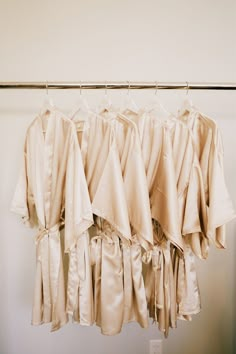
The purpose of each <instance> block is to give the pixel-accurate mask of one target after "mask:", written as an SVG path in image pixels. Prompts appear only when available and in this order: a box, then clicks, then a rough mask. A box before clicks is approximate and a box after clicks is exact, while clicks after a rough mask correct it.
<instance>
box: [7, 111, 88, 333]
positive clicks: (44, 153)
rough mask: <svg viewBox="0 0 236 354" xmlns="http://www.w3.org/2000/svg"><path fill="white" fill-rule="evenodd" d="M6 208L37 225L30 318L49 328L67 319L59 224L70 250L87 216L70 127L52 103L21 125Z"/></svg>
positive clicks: (80, 169) (85, 226)
mask: <svg viewBox="0 0 236 354" xmlns="http://www.w3.org/2000/svg"><path fill="white" fill-rule="evenodd" d="M44 131H45V132H44ZM11 210H12V211H14V212H16V213H18V214H20V215H21V217H22V220H23V222H24V223H25V224H26V225H29V226H34V225H37V226H38V233H37V235H36V250H37V264H36V278H35V292H34V302H33V314H32V324H34V325H37V324H41V323H48V322H51V321H52V330H56V329H59V328H60V327H61V326H62V325H63V324H65V323H66V322H67V320H68V319H67V314H66V310H65V287H64V275H63V266H62V254H61V239H60V232H59V230H60V227H61V226H63V224H64V227H65V236H64V237H65V240H64V244H65V252H70V251H71V250H73V249H74V245H75V244H76V242H77V239H78V237H79V236H80V235H81V234H83V232H84V231H86V230H87V229H88V228H89V226H90V225H91V224H92V223H93V217H92V208H91V203H90V199H89V194H88V189H87V184H86V179H85V175H84V170H83V164H82V159H81V153H80V149H79V145H78V142H77V136H76V130H75V127H74V125H73V123H72V122H71V121H70V120H69V119H67V118H66V117H65V116H64V115H63V114H62V113H60V112H59V111H58V110H57V109H55V108H52V109H51V110H50V111H47V112H42V113H41V114H39V115H38V116H37V117H36V118H35V120H34V121H33V122H32V123H31V125H30V126H29V128H28V130H27V133H26V139H25V148H24V164H23V168H22V172H21V175H20V177H19V181H18V184H17V187H16V192H15V195H14V198H13V201H12V207H11ZM34 221H35V222H34Z"/></svg>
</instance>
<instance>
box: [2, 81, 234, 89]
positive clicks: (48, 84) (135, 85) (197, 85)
mask: <svg viewBox="0 0 236 354" xmlns="http://www.w3.org/2000/svg"><path fill="white" fill-rule="evenodd" d="M0 89H46V90H48V89H63V90H66V89H80V90H95V89H96V90H97V89H101V90H129V89H131V90H143V89H145V90H146V89H147V90H149V89H151V90H152V89H156V90H166V89H167V90H169V89H171V90H236V82H226V83H223V82H210V83H209V82H208V83H202V82H191V83H190V82H187V81H185V82H157V81H154V82H150V81H147V82H143V81H142V82H138V81H135V82H131V81H104V82H89V81H79V82H72V81H71V82H69V81H63V82H54V81H35V82H11V81H10V82H0Z"/></svg>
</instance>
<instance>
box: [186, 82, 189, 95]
mask: <svg viewBox="0 0 236 354" xmlns="http://www.w3.org/2000/svg"><path fill="white" fill-rule="evenodd" d="M186 84H187V92H186V95H188V91H189V83H188V81H186Z"/></svg>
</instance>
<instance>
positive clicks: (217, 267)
mask: <svg viewBox="0 0 236 354" xmlns="http://www.w3.org/2000/svg"><path fill="white" fill-rule="evenodd" d="M235 36H236V2H235V0H224V1H220V0H214V1H213V0H198V1H193V0H179V1H174V0H172V1H170V0H146V1H138V0H135V1H133V0H132V1H131V0H128V1H125V0H119V1H112V0H109V1H108V0H100V1H99V0H98V1H96V0H93V1H92V0H87V1H82V0H67V1H60V0H57V1H55V0H52V1H46V0H41V1H39V0H38V1H35V0H21V1H17V0H5V1H4V0H1V1H0V80H1V81H4V80H6V81H7V80H9V81H27V80H28V81H34V80H39V81H46V80H49V81H50V80H55V81H60V80H68V81H70V80H72V81H79V80H90V81H96V80H101V81H105V80H108V81H111V80H117V81H119V80H130V81H142V80H145V81H156V80H157V81H181V82H183V81H186V80H187V81H190V82H191V81H200V82H206V81H213V82H217V81H231V82H232V81H234V82H236V70H235V65H236V46H235ZM83 94H84V95H85V96H86V98H87V100H88V102H89V103H90V104H91V105H96V104H97V103H98V102H99V101H100V100H101V99H102V97H103V94H104V92H101V91H100V92H98V91H97V92H94V91H93V92H92V91H89V92H83ZM125 94H127V93H126V92H123V93H121V92H120V91H116V92H109V95H110V97H111V99H112V100H113V101H114V102H117V103H119V102H122V99H123V98H122V96H124V95H125ZM131 94H132V95H133V98H134V99H135V101H136V102H137V104H139V105H142V104H145V103H147V102H148V101H150V100H151V98H152V95H153V94H154V91H149V92H145V91H142V92H131ZM50 95H51V97H52V98H53V100H54V103H55V104H56V105H57V106H59V107H60V108H61V109H62V110H63V111H64V112H69V111H70V110H71V109H73V108H74V107H75V103H76V98H77V97H78V95H79V92H78V91H73V92H72V91H60V92H59V91H57V92H56V91H50ZM158 95H159V97H160V100H161V101H162V102H163V104H164V105H165V106H166V108H168V109H169V110H172V111H175V110H176V109H177V108H178V107H179V105H181V103H182V101H183V99H184V97H185V91H179V92H178V93H176V92H174V91H165V92H163V91H162V92H158ZM189 95H190V97H191V99H192V100H193V102H194V104H195V105H196V106H198V107H199V109H200V110H201V111H202V112H204V113H206V114H208V115H209V116H210V117H212V118H214V119H215V120H216V121H217V122H218V124H219V126H220V129H221V132H222V135H223V141H224V148H225V176H226V181H227V185H228V189H229V191H230V195H231V196H232V199H233V202H234V205H236V188H235V181H236V155H235V151H236V142H235V139H236V137H235V136H236V92H226V91H219V92H214V91H199V92H193V91H191V92H190V93H189ZM44 97H45V91H44V90H42V91H33V90H31V91H30V90H21V91H19V90H18V91H17V90H11V91H10V90H9V91H6V90H1V92H0V154H1V155H0V161H1V167H0V171H1V173H0V224H1V238H0V262H1V263H0V277H1V279H0V280H1V288H0V289H1V290H0V299H1V301H0V353H1V354H42V353H43V354H54V353H55V354H67V353H68V354H75V353H76V354H93V353H96V354H121V353H122V354H147V353H148V346H149V340H150V339H155V338H163V337H162V335H161V334H160V333H159V332H158V330H157V328H156V327H155V326H153V325H150V328H149V329H148V330H143V329H141V328H140V327H139V326H138V325H137V324H129V325H126V326H125V327H124V328H123V331H122V333H121V334H120V335H118V336H115V337H105V336H102V335H101V334H100V330H99V328H96V327H95V326H94V327H92V328H85V327H81V326H78V325H72V324H68V325H66V326H65V327H63V328H62V329H61V330H60V331H59V332H56V333H50V326H48V325H45V326H39V327H32V326H31V325H30V320H31V301H32V293H33V284H34V270H35V245H34V231H32V230H28V229H26V228H25V227H24V226H23V225H22V224H21V221H20V219H19V218H18V217H17V216H16V215H13V214H11V213H10V212H9V207H10V201H11V198H12V196H13V192H14V188H15V184H16V180H17V176H18V172H19V168H20V160H21V155H22V149H23V141H24V135H25V132H26V129H27V126H28V125H29V123H30V122H31V121H32V120H33V119H34V117H35V114H36V113H37V112H38V111H39V109H40V106H41V105H42V103H43V101H44ZM235 237H236V222H235V221H233V222H231V223H230V224H229V225H228V247H227V250H224V251H223V250H222V251H221V250H220V251H219V250H215V249H214V248H212V250H211V252H210V256H209V259H208V260H207V261H199V262H197V267H198V274H199V283H200V288H201V296H202V311H201V313H200V314H198V315H197V316H195V317H194V318H193V321H192V322H190V323H188V322H179V323H178V328H177V329H175V330H171V331H170V335H169V338H168V339H167V340H165V339H163V348H164V351H163V352H164V354H233V353H235V352H236V349H235V347H234V344H235V343H233V341H234V336H235V330H236V328H235V319H236V317H235V298H236V291H235V289H236V284H235V268H236V265H235V252H236V242H235Z"/></svg>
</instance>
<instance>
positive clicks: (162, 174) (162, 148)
mask: <svg viewBox="0 0 236 354" xmlns="http://www.w3.org/2000/svg"><path fill="white" fill-rule="evenodd" d="M132 119H134V120H135V121H136V124H137V126H138V129H139V134H140V140H141V147H142V154H143V160H144V166H145V170H146V179H147V184H148V189H149V196H150V206H151V208H152V215H153V238H154V247H152V248H151V249H150V250H148V251H147V252H145V253H144V255H143V262H144V263H147V269H146V277H145V287H146V296H147V302H148V309H149V315H150V317H152V318H153V320H154V321H155V322H158V326H159V329H160V330H161V331H163V332H164V333H165V335H166V336H167V335H168V328H169V325H171V326H172V327H173V326H175V322H176V300H175V288H174V277H173V269H172V263H171V254H170V241H168V240H167V239H166V237H165V236H164V234H163V231H162V229H163V228H164V229H165V230H166V232H167V234H168V238H169V240H171V241H172V242H173V243H174V244H175V245H178V247H179V248H180V249H181V250H182V249H183V243H182V236H181V231H180V223H179V218H178V195H177V188H176V181H175V174H174V163H173V153H172V146H171V136H170V132H169V129H168V127H167V126H165V125H164V124H157V122H154V120H153V119H152V118H151V116H150V115H149V114H148V113H147V112H142V114H138V115H136V116H135V115H134V114H133V116H132Z"/></svg>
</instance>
